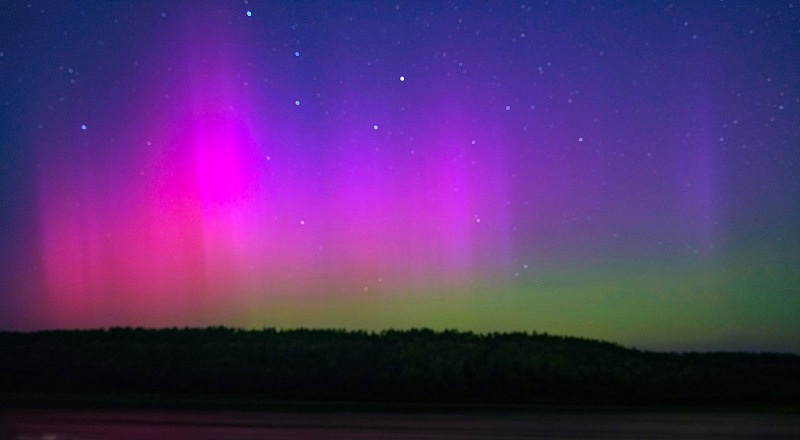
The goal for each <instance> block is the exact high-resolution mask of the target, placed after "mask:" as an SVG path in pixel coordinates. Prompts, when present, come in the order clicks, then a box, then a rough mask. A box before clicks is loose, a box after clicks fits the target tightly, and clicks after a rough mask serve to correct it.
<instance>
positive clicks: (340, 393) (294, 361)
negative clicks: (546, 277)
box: [0, 328, 800, 409]
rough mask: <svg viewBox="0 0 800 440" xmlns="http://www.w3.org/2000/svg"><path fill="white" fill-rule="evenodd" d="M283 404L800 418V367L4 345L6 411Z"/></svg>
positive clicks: (324, 335)
mask: <svg viewBox="0 0 800 440" xmlns="http://www.w3.org/2000/svg"><path fill="white" fill-rule="evenodd" d="M276 401H284V402H285V401H302V402H354V403H359V402H360V403H370V404H374V403H394V404H396V403H401V404H403V403H405V404H414V405H419V404H439V403H445V404H468V405H487V404H493V405H497V404H502V405H590V406H595V407H598V406H599V407H604V406H605V407H610V406H616V405H625V406H635V407H649V408H654V407H660V408H663V407H693V408H712V407H713V408H719V407H726V408H740V409H741V408H748V409H753V408H757V409H775V408H798V407H800V356H797V355H790V354H749V353H692V354H672V353H653V352H643V351H638V350H633V349H628V348H624V347H621V346H619V345H616V344H611V343H606V342H599V341H593V340H587V339H579V338H564V337H556V336H549V335H542V334H523V333H515V334H491V335H476V334H472V333H460V332H454V331H448V332H433V331H430V330H412V331H386V332H382V333H377V334H375V333H366V332H346V331H332V330H291V331H278V330H271V329H267V330H260V331H241V330H234V329H227V328H208V329H182V330H180V329H167V330H145V329H122V328H115V329H110V330H97V331H52V332H37V333H8V332H4V333H0V404H4V405H5V406H6V407H7V408H10V407H31V406H33V407H43V406H47V405H48V404H49V405H51V406H56V407H58V406H72V407H76V406H81V402H85V403H87V404H86V405H84V406H87V407H91V406H94V407H98V406H100V407H109V406H117V407H129V408H130V407H162V408H163V407H170V406H173V407H184V408H185V407H195V408H197V407H204V406H205V407H208V406H214V405H204V402H205V403H208V402H212V403H214V402H217V403H221V404H220V405H218V406H217V408H230V407H235V406H236V403H237V402H239V403H240V406H245V407H250V408H257V407H258V403H259V402H276ZM104 402H105V403H108V405H106V404H104ZM187 402H190V403H191V404H188V405H187V404H186V403H187ZM171 403H172V404H174V405H172V404H171ZM251 403H254V404H253V405H251Z"/></svg>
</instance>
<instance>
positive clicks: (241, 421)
mask: <svg viewBox="0 0 800 440" xmlns="http://www.w3.org/2000/svg"><path fill="white" fill-rule="evenodd" d="M0 438H2V439H13V440H34V439H35V440H101V439H102V440H104V439H109V440H111V439H113V440H127V439H137V440H141V439H145V440H183V439H186V440H188V439H192V440H210V439H227V440H255V439H285V440H292V439H304V440H305V439H331V440H333V439H336V440H339V439H341V440H344V439H348V440H358V439H383V440H393V439H440V440H441V439H460V440H470V439H505V440H515V439H562V440H563V439H571V440H578V439H664V440H666V439H681V440H685V439H800V415H798V414H790V413H747V412H624V411H613V412H612V411H603V412H578V411H544V412H534V411H532V412H530V413H523V412H501V411H497V412H492V411H486V412H462V413H452V412H451V413H423V414H420V413H412V414H407V413H392V412H330V411H327V412H277V411H268V412H226V411H140V410H136V411H131V410H108V411H98V410H6V411H3V412H0Z"/></svg>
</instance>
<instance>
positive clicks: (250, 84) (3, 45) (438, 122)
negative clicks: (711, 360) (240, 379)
mask: <svg viewBox="0 0 800 440" xmlns="http://www.w3.org/2000/svg"><path fill="white" fill-rule="evenodd" d="M0 9H2V11H0V23H2V25H3V26H2V28H3V30H2V31H0V34H1V35H2V38H0V72H1V73H0V92H2V94H0V99H1V100H2V107H0V127H2V128H1V129H0V148H1V150H0V188H2V193H1V195H0V263H1V264H2V271H1V272H0V288H2V291H0V328H2V329H12V330H32V329H42V328H75V327H78V328H92V327H102V326H151V327H164V326H169V327H171V326H179V327H182V326H196V325H218V324H224V325H232V326H240V327H256V328H260V327H273V326H276V327H298V326H305V327H337V328H365V329H375V330H377V329H384V328H390V327H392V328H409V327H431V328H437V329H439V328H457V329H460V330H474V331H479V332H489V331H508V330H524V331H533V330H535V331H540V332H549V333H556V334H568V335H576V336H585V337H591V338H600V339H607V340H612V341H616V342H620V343H622V344H625V345H630V346H636V347H639V348H652V349H675V350H693V349H714V350H717V349H719V350H722V349H725V350H727V349H735V350H778V351H793V352H800V326H798V325H797V323H798V322H800V234H798V232H800V205H799V203H800V61H798V60H800V57H798V56H797V55H798V54H799V53H800V4H793V3H791V2H769V3H766V4H757V3H752V2H743V1H742V2H736V1H733V2H728V1H726V2H685V3H684V2H676V3H670V2H666V1H655V2H647V3H645V2H630V4H627V5H626V4H624V3H618V2H577V3H573V2H547V1H525V2H515V3H512V2H496V3H495V2H489V3H486V2H473V1H466V2H432V3H431V2H405V1H398V2H385V3H381V4H378V3H374V4H373V3H370V2H267V1H259V0H246V1H244V0H239V1H200V2H197V1H193V2H189V1H185V2H184V1H176V2H172V1H154V2H122V1H84V2H75V3H72V2H36V1H31V2H27V3H26V2H24V1H23V2H10V3H6V4H5V5H4V6H3V7H2V8H0Z"/></svg>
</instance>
